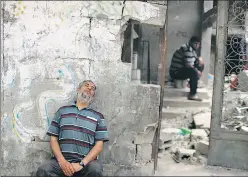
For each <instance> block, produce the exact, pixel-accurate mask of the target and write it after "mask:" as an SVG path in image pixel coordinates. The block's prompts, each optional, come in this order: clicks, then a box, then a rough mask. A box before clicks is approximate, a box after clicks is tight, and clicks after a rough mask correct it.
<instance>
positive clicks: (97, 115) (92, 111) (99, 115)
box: [87, 108, 104, 119]
mask: <svg viewBox="0 0 248 177" xmlns="http://www.w3.org/2000/svg"><path fill="white" fill-rule="evenodd" d="M87 111H88V112H89V113H91V114H93V115H94V116H96V117H99V118H101V119H104V116H103V115H102V113H100V112H98V111H96V110H94V109H91V108H89V109H87Z"/></svg>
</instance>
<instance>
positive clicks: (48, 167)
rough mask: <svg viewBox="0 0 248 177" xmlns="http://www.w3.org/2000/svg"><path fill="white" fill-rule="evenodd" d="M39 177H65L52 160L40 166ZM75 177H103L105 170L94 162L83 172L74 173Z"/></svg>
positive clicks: (37, 174) (55, 161) (37, 173)
mask: <svg viewBox="0 0 248 177" xmlns="http://www.w3.org/2000/svg"><path fill="white" fill-rule="evenodd" d="M36 176H37V177H51V176H54V177H55V176H63V177H65V175H64V173H63V171H62V170H61V168H60V166H59V164H58V162H57V160H55V159H50V160H48V161H47V162H46V163H45V164H43V165H42V166H40V167H39V168H38V170H37V172H36ZM73 176H74V177H102V176H103V168H102V165H101V164H100V163H99V162H98V161H96V160H94V161H91V162H89V163H88V164H87V165H86V166H85V167H84V168H83V169H82V170H81V171H79V172H76V173H74V175H73Z"/></svg>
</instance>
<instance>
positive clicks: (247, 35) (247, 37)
mask: <svg viewBox="0 0 248 177" xmlns="http://www.w3.org/2000/svg"><path fill="white" fill-rule="evenodd" d="M245 42H246V60H247V59H248V56H247V55H248V52H247V51H248V45H247V43H248V11H246V13H245Z"/></svg>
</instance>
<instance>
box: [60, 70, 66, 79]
mask: <svg viewBox="0 0 248 177" xmlns="http://www.w3.org/2000/svg"><path fill="white" fill-rule="evenodd" d="M58 72H59V77H60V78H62V77H64V76H65V75H64V73H63V71H62V70H60V69H59V70H58Z"/></svg>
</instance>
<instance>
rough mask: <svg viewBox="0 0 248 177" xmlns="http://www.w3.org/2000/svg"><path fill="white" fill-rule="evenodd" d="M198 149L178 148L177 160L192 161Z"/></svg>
mask: <svg viewBox="0 0 248 177" xmlns="http://www.w3.org/2000/svg"><path fill="white" fill-rule="evenodd" d="M195 153H196V150H194V149H177V151H176V153H175V158H176V160H177V161H179V162H180V161H184V160H187V161H192V159H193V156H194V155H195Z"/></svg>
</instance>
